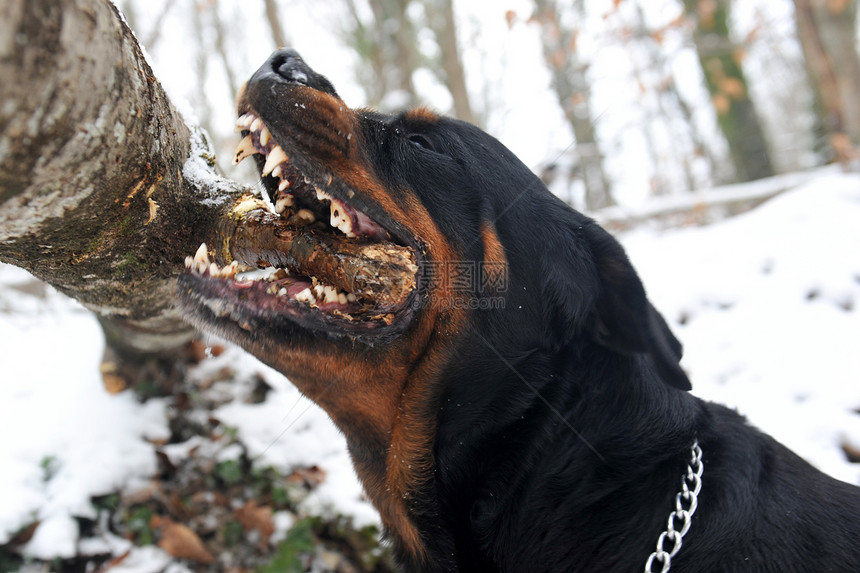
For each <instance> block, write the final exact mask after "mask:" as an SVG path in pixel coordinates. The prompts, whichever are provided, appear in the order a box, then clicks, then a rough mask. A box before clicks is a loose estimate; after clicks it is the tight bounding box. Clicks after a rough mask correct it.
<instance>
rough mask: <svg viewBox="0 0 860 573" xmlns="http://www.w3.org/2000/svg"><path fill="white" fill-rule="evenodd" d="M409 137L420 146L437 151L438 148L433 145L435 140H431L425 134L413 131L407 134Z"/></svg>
mask: <svg viewBox="0 0 860 573" xmlns="http://www.w3.org/2000/svg"><path fill="white" fill-rule="evenodd" d="M407 139H409V141H411V142H412V143H414V144H415V145H417V146H419V147H423V148H424V149H429V150H430V151H436V148H435V147H433V142H431V141H430V140H429V139H428V138H427V136H425V135H421V134H420V133H411V134H409V135H408V136H407Z"/></svg>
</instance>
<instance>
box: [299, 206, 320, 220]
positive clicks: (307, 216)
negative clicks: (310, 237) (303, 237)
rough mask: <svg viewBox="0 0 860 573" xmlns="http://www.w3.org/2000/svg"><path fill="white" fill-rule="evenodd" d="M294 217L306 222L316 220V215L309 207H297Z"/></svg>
mask: <svg viewBox="0 0 860 573" xmlns="http://www.w3.org/2000/svg"><path fill="white" fill-rule="evenodd" d="M296 217H298V218H299V219H301V220H303V221H307V222H308V223H313V222H314V221H316V220H317V218H316V215H314V214H313V212H312V211H311V210H309V209H299V211H298V213H296Z"/></svg>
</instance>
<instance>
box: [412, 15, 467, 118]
mask: <svg viewBox="0 0 860 573" xmlns="http://www.w3.org/2000/svg"><path fill="white" fill-rule="evenodd" d="M424 6H425V12H426V14H427V19H428V21H429V27H430V29H431V30H432V31H433V34H434V36H435V37H436V43H437V44H438V45H439V51H440V53H441V62H440V63H439V65H436V66H434V69H435V71H436V72H437V75H438V76H440V78H441V80H442V83H444V84H445V86H446V87H447V88H448V91H449V92H451V97H452V99H453V100H454V115H455V116H456V117H458V118H460V119H462V120H464V121H468V122H470V123H479V122H478V121H477V118H476V117H475V114H474V113H473V111H472V104H471V103H470V100H469V92H468V90H467V89H466V73H465V71H464V70H463V61H462V59H461V58H460V48H459V44H458V41H457V23H456V20H455V18H454V3H453V1H452V0H424Z"/></svg>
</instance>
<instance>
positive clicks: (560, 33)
mask: <svg viewBox="0 0 860 573" xmlns="http://www.w3.org/2000/svg"><path fill="white" fill-rule="evenodd" d="M534 2H535V7H536V12H535V15H534V16H533V20H534V21H536V22H538V24H540V26H541V30H542V33H541V40H542V42H543V54H544V59H545V60H546V63H547V65H548V66H549V68H550V71H551V72H552V85H553V89H554V90H555V93H556V97H557V98H558V102H559V104H560V105H561V108H562V111H563V112H564V116H565V118H566V119H567V121H568V123H569V124H570V127H571V129H572V130H573V135H574V137H575V138H576V152H577V154H578V156H579V159H580V171H581V175H582V179H583V182H584V184H585V208H586V209H589V210H593V209H600V208H602V207H608V206H610V205H614V204H615V200H614V199H613V197H612V191H611V189H610V186H609V180H608V179H607V177H606V172H605V171H604V168H603V153H602V152H601V150H600V146H599V145H598V142H597V135H596V130H595V121H594V117H593V115H592V110H591V88H590V85H589V82H588V78H587V72H588V63H587V62H585V61H583V60H582V59H581V58H580V57H579V54H578V51H577V43H576V41H577V34H578V31H577V30H572V29H569V28H567V27H565V26H563V25H562V24H561V20H560V15H559V11H558V6H557V4H556V2H555V0H534ZM576 4H577V10H579V11H580V14H581V13H582V11H583V10H584V5H583V3H582V2H581V1H577V3H576Z"/></svg>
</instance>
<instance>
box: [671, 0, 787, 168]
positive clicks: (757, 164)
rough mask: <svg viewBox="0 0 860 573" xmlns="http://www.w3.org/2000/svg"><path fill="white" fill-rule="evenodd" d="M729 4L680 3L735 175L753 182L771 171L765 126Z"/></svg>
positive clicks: (713, 0) (720, 0) (721, 0)
mask: <svg viewBox="0 0 860 573" xmlns="http://www.w3.org/2000/svg"><path fill="white" fill-rule="evenodd" d="M729 3H730V0H684V8H685V10H686V13H687V15H688V16H689V17H691V18H693V19H694V20H695V23H696V27H695V30H694V32H693V41H694V43H695V45H696V53H697V54H698V56H699V62H700V64H701V66H702V73H703V74H704V76H705V83H706V85H707V87H708V91H709V92H710V94H711V100H712V102H713V104H714V108H715V110H716V112H717V123H718V124H719V126H720V130H721V131H722V132H723V135H724V136H725V138H726V142H727V143H728V146H729V154H730V156H731V159H732V164H733V165H734V167H735V173H736V175H737V178H738V179H739V180H741V181H751V180H753V179H761V178H763V177H770V176H771V175H773V172H774V171H773V166H772V164H771V160H770V154H769V152H768V146H767V139H766V137H765V134H764V129H763V128H762V126H761V122H760V121H759V119H758V114H757V113H756V110H755V106H754V104H753V101H752V100H751V99H750V96H749V89H748V88H747V81H746V77H745V76H744V73H743V69H742V68H741V64H740V62H741V59H742V52H741V51H740V50H737V49H736V47H735V46H734V44H733V43H732V41H731V38H730V35H729Z"/></svg>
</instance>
